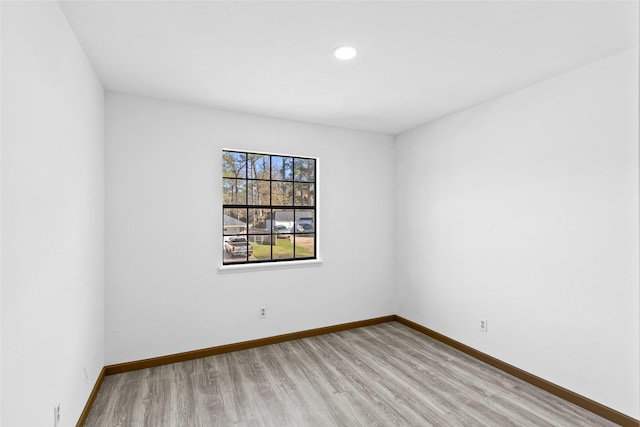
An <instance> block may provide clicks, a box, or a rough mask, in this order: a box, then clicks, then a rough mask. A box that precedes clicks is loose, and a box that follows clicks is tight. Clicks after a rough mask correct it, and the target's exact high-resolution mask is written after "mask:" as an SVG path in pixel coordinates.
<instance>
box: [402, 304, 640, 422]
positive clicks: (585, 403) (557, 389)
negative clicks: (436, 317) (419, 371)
mask: <svg viewBox="0 0 640 427" xmlns="http://www.w3.org/2000/svg"><path fill="white" fill-rule="evenodd" d="M395 320H396V321H397V322H399V323H402V324H403V325H405V326H408V327H410V328H411V329H415V330H416V331H418V332H421V333H423V334H425V335H427V336H429V337H431V338H433V339H435V340H437V341H440V342H441V343H443V344H446V345H448V346H449V347H453V348H455V349H456V350H460V351H461V352H463V353H466V354H468V355H469V356H471V357H473V358H475V359H478V360H480V361H482V362H484V363H486V364H488V365H491V366H493V367H494V368H498V369H500V370H501V371H504V372H506V373H508V374H510V375H513V376H514V377H517V378H520V379H521V380H523V381H526V382H528V383H529V384H532V385H534V386H536V387H538V388H540V389H542V390H544V391H547V392H549V393H551V394H554V395H556V396H558V397H560V398H562V399H564V400H566V401H568V402H571V403H573V404H576V405H578V406H580V407H582V408H584V409H586V410H587V411H590V412H593V413H594V414H598V415H600V416H601V417H603V418H606V419H608V420H609V421H613V422H614V423H616V424H619V425H621V426H624V427H639V426H640V421H638V420H636V419H635V418H632V417H630V416H628V415H625V414H623V413H621V412H618V411H616V410H615V409H611V408H609V407H607V406H604V405H602V404H600V403H598V402H595V401H593V400H591V399H589V398H587V397H584V396H581V395H579V394H577V393H574V392H572V391H571V390H567V389H566V388H564V387H561V386H559V385H557V384H554V383H552V382H549V381H547V380H545V379H543V378H540V377H538V376H535V375H533V374H530V373H529V372H527V371H523V370H522V369H520V368H516V367H515V366H513V365H510V364H508V363H506V362H503V361H501V360H499V359H496V358H495V357H492V356H489V355H488V354H486V353H483V352H481V351H478V350H476V349H474V348H473V347H469V346H468V345H466V344H462V343H461V342H459V341H456V340H454V339H451V338H449V337H447V336H446V335H442V334H441V333H439V332H436V331H434V330H432V329H429V328H427V327H424V326H422V325H419V324H417V323H415V322H412V321H411V320H408V319H405V318H404V317H401V316H397V315H396V316H395Z"/></svg>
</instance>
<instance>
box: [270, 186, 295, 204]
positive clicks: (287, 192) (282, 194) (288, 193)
mask: <svg viewBox="0 0 640 427" xmlns="http://www.w3.org/2000/svg"><path fill="white" fill-rule="evenodd" d="M271 204H272V205H274V206H290V205H293V183H291V182H277V181H274V182H272V183H271Z"/></svg>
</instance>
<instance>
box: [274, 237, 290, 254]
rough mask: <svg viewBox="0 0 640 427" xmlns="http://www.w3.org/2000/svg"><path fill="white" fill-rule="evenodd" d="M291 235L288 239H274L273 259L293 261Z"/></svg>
mask: <svg viewBox="0 0 640 427" xmlns="http://www.w3.org/2000/svg"><path fill="white" fill-rule="evenodd" d="M292 241H293V235H292V234H290V235H289V237H288V238H278V239H276V244H275V245H274V246H273V259H293V243H292Z"/></svg>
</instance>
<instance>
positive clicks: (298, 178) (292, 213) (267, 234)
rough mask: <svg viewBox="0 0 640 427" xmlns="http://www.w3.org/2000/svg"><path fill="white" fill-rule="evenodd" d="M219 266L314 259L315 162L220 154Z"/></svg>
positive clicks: (271, 155)
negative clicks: (221, 219)
mask: <svg viewBox="0 0 640 427" xmlns="http://www.w3.org/2000/svg"><path fill="white" fill-rule="evenodd" d="M222 199H223V200H222V214H223V215H222V216H223V225H222V227H223V230H222V236H223V237H222V239H223V241H222V246H223V248H222V251H223V264H238V263H259V262H279V261H292V260H301V259H315V258H316V228H317V221H316V219H317V216H316V159H312V158H306V157H296V156H286V155H276V154H261V153H247V152H242V151H223V152H222Z"/></svg>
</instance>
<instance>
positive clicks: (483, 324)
mask: <svg viewBox="0 0 640 427" xmlns="http://www.w3.org/2000/svg"><path fill="white" fill-rule="evenodd" d="M480 330H481V331H482V332H487V319H482V318H481V319H480Z"/></svg>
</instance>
